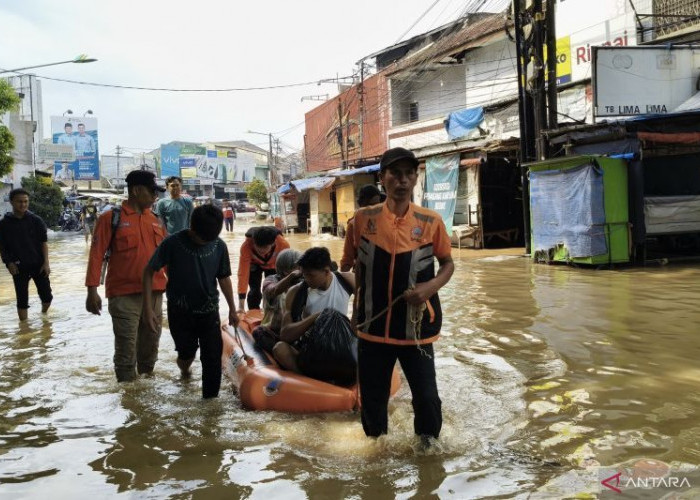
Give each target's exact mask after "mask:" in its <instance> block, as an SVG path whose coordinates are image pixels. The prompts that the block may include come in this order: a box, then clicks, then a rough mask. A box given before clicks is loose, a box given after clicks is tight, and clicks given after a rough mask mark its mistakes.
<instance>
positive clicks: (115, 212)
mask: <svg viewBox="0 0 700 500" xmlns="http://www.w3.org/2000/svg"><path fill="white" fill-rule="evenodd" d="M121 215H122V208H121V207H114V208H112V222H111V224H110V225H111V226H112V236H110V238H109V245H107V250H105V254H104V257H102V273H101V274H100V285H104V283H105V275H106V274H107V264H109V258H110V257H111V256H112V245H113V244H114V235H115V234H116V233H117V228H118V227H119V220H120V219H121Z"/></svg>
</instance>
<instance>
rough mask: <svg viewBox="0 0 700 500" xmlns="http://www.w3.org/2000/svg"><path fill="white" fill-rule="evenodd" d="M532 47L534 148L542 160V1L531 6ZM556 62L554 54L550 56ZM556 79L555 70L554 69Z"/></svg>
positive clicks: (544, 123)
mask: <svg viewBox="0 0 700 500" xmlns="http://www.w3.org/2000/svg"><path fill="white" fill-rule="evenodd" d="M532 10H533V12H532V23H533V27H532V38H533V40H532V45H533V46H532V47H531V52H530V53H531V56H532V59H533V63H534V64H533V68H532V69H533V76H532V94H533V97H534V99H533V101H534V106H535V148H536V150H537V159H538V160H544V159H545V156H546V151H545V144H544V137H543V135H542V131H544V130H546V129H547V108H546V97H545V87H544V12H543V11H542V0H534V2H533V5H532ZM550 58H551V59H555V60H556V54H551V55H550ZM555 77H556V69H555Z"/></svg>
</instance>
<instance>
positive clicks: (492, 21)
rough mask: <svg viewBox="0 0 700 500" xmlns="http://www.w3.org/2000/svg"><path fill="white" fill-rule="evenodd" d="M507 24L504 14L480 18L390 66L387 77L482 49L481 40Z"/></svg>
mask: <svg viewBox="0 0 700 500" xmlns="http://www.w3.org/2000/svg"><path fill="white" fill-rule="evenodd" d="M506 23H508V21H507V20H506V17H505V15H504V14H493V15H490V16H488V17H485V18H484V17H479V18H477V19H476V20H475V21H473V22H470V23H468V24H467V25H465V26H464V27H463V28H462V29H461V30H459V31H457V32H456V33H453V34H450V35H447V36H445V37H443V38H440V39H439V40H437V41H435V42H434V43H433V44H432V45H429V46H427V47H426V48H425V49H423V50H420V51H419V52H417V53H416V54H414V55H411V56H408V57H406V58H405V59H403V60H401V61H399V62H397V63H396V65H395V66H389V67H388V68H387V76H389V75H392V74H395V73H397V72H399V71H402V70H406V69H411V68H416V67H419V66H421V65H423V64H425V63H429V62H432V61H437V60H439V59H441V58H443V57H446V56H449V55H451V54H455V53H457V52H460V51H462V50H466V49H469V48H476V47H480V46H481V45H483V40H481V39H483V38H485V37H487V36H488V35H492V34H494V33H497V32H499V31H503V30H504V28H505V26H506Z"/></svg>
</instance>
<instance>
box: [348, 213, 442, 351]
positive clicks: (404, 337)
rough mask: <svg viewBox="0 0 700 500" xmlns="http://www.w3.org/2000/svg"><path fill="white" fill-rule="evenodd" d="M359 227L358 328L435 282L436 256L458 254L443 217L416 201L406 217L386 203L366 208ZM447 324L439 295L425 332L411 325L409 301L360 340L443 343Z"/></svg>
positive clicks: (359, 217)
mask: <svg viewBox="0 0 700 500" xmlns="http://www.w3.org/2000/svg"><path fill="white" fill-rule="evenodd" d="M353 226H354V227H353V239H354V243H355V249H356V252H357V261H356V263H355V272H356V276H357V278H356V279H357V287H358V290H357V300H356V304H355V307H356V311H357V323H358V325H362V323H364V322H366V321H367V320H369V319H370V318H373V317H374V316H376V315H378V314H380V313H381V312H382V311H383V310H384V309H386V308H387V307H388V306H389V305H390V304H391V303H392V302H393V301H394V299H395V298H396V297H398V296H399V295H401V294H402V293H403V292H404V291H406V290H407V289H408V288H410V287H412V286H414V285H416V284H417V283H424V282H426V281H430V280H431V279H433V278H434V277H435V262H434V261H435V258H438V259H442V258H447V257H450V254H451V252H452V245H451V243H450V238H449V236H448V235H447V231H446V230H445V224H444V223H443V222H442V218H441V217H440V215H439V214H438V213H437V212H434V211H433V210H430V209H427V208H423V207H420V206H418V205H415V204H413V203H411V204H410V205H409V208H408V211H407V212H406V215H404V216H403V217H396V216H395V215H394V214H392V213H391V212H390V211H389V208H388V207H387V204H386V203H384V204H381V205H374V206H371V207H365V208H362V209H360V210H358V211H357V213H356V214H355V220H354V224H353ZM441 326H442V310H441V308H440V299H439V298H438V296H437V294H435V295H433V296H432V297H430V299H428V301H427V303H426V310H425V313H424V314H423V320H422V322H421V324H420V332H417V331H416V328H415V327H414V325H413V323H412V322H411V318H410V317H409V314H408V303H407V302H406V301H404V300H399V301H398V302H397V303H396V304H395V305H394V306H393V307H391V308H389V310H388V311H387V312H386V313H384V314H382V315H381V316H379V317H378V318H377V319H375V320H374V321H372V322H371V323H370V324H369V325H365V326H363V327H362V328H360V329H359V331H358V336H359V337H360V338H363V339H365V340H369V341H372V342H382V343H387V344H397V345H416V344H427V343H430V342H434V341H435V340H437V338H438V335H439V334H440V327H441Z"/></svg>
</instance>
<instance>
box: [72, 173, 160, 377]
mask: <svg viewBox="0 0 700 500" xmlns="http://www.w3.org/2000/svg"><path fill="white" fill-rule="evenodd" d="M126 185H127V186H128V192H129V198H128V199H127V200H126V201H125V202H123V203H122V205H121V207H115V208H112V209H111V210H108V211H106V212H105V213H104V214H103V215H101V216H100V218H99V219H97V224H96V225H95V234H94V236H93V240H92V245H91V246H90V258H89V260H88V268H87V276H86V277H85V286H86V287H87V289H88V293H87V299H86V300H85V308H86V309H87V310H88V312H91V313H93V314H100V313H101V311H102V299H101V298H100V295H99V294H98V293H97V287H98V286H99V285H100V281H101V279H100V270H101V268H102V264H103V262H108V263H109V265H108V267H107V281H106V284H105V295H106V296H107V298H108V299H109V314H110V315H111V316H112V328H113V330H114V372H115V374H116V375H117V380H118V381H119V382H129V381H131V380H134V379H136V374H137V371H138V373H139V374H150V373H152V372H153V367H154V366H155V364H156V360H157V359H158V342H159V341H160V332H161V321H160V320H161V310H162V309H161V306H162V295H163V291H164V290H165V281H166V278H165V272H163V270H160V271H158V272H157V273H155V274H154V276H153V283H152V289H153V296H154V299H153V302H154V305H153V309H154V311H155V313H154V315H155V317H156V319H157V321H156V322H155V325H152V324H151V323H149V322H146V318H145V317H144V315H143V308H142V302H143V300H142V295H141V294H142V292H143V288H142V274H143V270H144V268H145V267H146V264H148V261H149V259H150V258H151V255H153V252H155V251H156V247H158V245H160V243H161V242H162V241H163V238H165V235H166V233H165V228H164V227H163V224H162V223H161V222H160V221H159V220H158V219H157V218H156V216H155V215H153V213H152V212H151V206H152V205H153V202H154V201H155V200H156V193H157V192H163V191H165V189H163V188H161V187H159V186H158V185H157V184H156V180H155V175H154V174H153V173H151V172H147V171H145V170H134V171H132V172H130V173H129V175H127V176H126ZM115 212H116V213H115ZM107 249H111V256H107V255H105V254H106V252H107Z"/></svg>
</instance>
